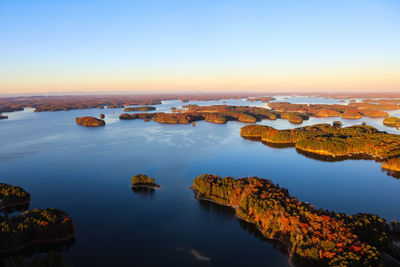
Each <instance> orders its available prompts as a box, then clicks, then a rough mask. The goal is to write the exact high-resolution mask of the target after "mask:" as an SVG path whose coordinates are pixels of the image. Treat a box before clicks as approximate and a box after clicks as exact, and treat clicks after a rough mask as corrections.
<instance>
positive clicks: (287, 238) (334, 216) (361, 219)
mask: <svg viewBox="0 0 400 267" xmlns="http://www.w3.org/2000/svg"><path fill="white" fill-rule="evenodd" d="M192 190H193V191H194V193H195V195H196V198H198V199H200V200H207V201H211V202H215V203H218V204H222V205H226V206H231V207H233V208H234V209H235V210H236V215H237V216H238V217H239V218H241V219H242V220H245V221H247V222H250V223H253V224H255V225H256V227H257V228H258V230H259V231H260V232H261V233H262V234H263V235H264V236H265V237H267V238H270V239H275V240H278V241H280V242H281V243H282V244H283V245H284V246H285V247H286V248H287V251H288V253H289V255H290V261H291V263H292V264H293V265H295V266H381V265H382V264H384V263H385V262H384V261H385V260H386V259H387V255H390V256H391V257H393V258H396V259H397V260H398V259H400V249H399V248H398V247H397V246H395V245H394V240H393V237H392V236H393V235H394V232H395V231H396V229H394V227H395V226H397V225H398V223H396V222H392V223H391V224H392V228H391V227H390V225H389V224H388V223H387V222H386V221H385V220H384V219H382V218H380V217H378V216H377V215H373V214H365V213H359V214H356V215H352V216H349V215H347V214H343V213H335V212H332V211H327V210H322V209H316V208H314V207H313V206H312V205H310V204H308V203H304V202H301V201H300V200H298V199H297V198H295V197H293V196H291V195H290V194H289V191H288V190H287V189H285V188H281V187H279V185H275V184H273V183H272V182H271V181H269V180H267V179H262V178H258V177H248V178H241V179H234V178H232V177H225V178H222V177H218V176H216V175H209V174H203V175H201V176H199V177H196V178H195V179H194V181H193V186H192ZM394 261H396V260H394Z"/></svg>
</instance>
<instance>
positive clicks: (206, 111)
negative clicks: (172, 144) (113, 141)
mask: <svg viewBox="0 0 400 267" xmlns="http://www.w3.org/2000/svg"><path fill="white" fill-rule="evenodd" d="M182 108H183V109H180V110H175V111H176V112H174V113H164V112H155V113H141V114H129V113H124V114H121V115H120V116H119V118H120V119H121V120H133V119H149V120H150V119H152V120H153V121H155V122H159V123H170V124H189V123H192V122H195V121H200V120H205V121H207V122H212V123H217V124H224V123H227V122H228V121H240V122H244V123H255V122H257V121H261V120H264V119H268V120H276V119H277V118H280V119H287V120H288V121H290V122H291V123H296V124H297V123H302V122H303V120H307V119H308V118H309V117H308V116H307V115H305V114H303V113H299V112H279V111H271V110H269V109H267V108H263V107H250V106H229V105H211V106H198V105H186V106H183V107H182Z"/></svg>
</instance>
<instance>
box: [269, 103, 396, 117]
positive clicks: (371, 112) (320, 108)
mask: <svg viewBox="0 0 400 267" xmlns="http://www.w3.org/2000/svg"><path fill="white" fill-rule="evenodd" d="M268 106H269V107H270V108H272V109H273V110H277V111H283V112H289V111H291V112H300V113H304V114H307V115H309V116H313V117H342V118H343V119H361V118H362V117H363V116H365V117H372V118H376V117H387V116H389V114H388V113H387V112H385V111H383V110H393V109H400V106H399V105H392V104H390V107H388V106H386V104H371V103H349V104H348V105H338V104H331V105H328V104H291V103H288V102H271V103H269V104H268Z"/></svg>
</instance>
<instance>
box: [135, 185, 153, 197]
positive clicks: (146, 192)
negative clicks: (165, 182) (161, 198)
mask: <svg viewBox="0 0 400 267" xmlns="http://www.w3.org/2000/svg"><path fill="white" fill-rule="evenodd" d="M155 191H156V190H155V189H154V188H150V187H135V186H132V192H133V193H134V194H135V195H138V196H140V197H141V198H143V199H154V194H155Z"/></svg>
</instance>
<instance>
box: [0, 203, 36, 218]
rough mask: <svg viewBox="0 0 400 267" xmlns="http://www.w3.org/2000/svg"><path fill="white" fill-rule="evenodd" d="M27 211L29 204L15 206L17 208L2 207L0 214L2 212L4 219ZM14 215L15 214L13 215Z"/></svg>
mask: <svg viewBox="0 0 400 267" xmlns="http://www.w3.org/2000/svg"><path fill="white" fill-rule="evenodd" d="M26 210H29V203H26V204H22V205H17V206H9V207H3V208H1V209H0V212H3V213H4V215H5V217H6V218H7V217H8V216H14V215H19V213H21V212H23V211H26ZM14 213H15V214H14Z"/></svg>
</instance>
